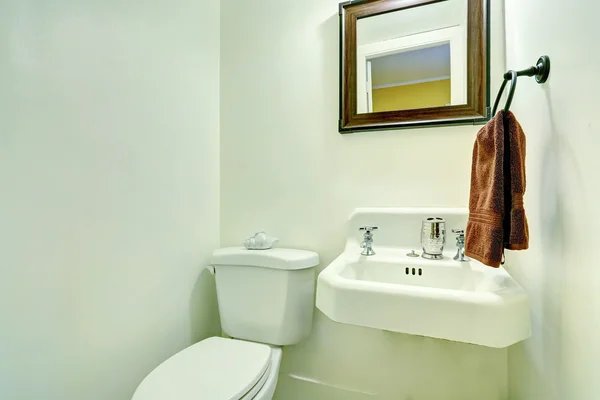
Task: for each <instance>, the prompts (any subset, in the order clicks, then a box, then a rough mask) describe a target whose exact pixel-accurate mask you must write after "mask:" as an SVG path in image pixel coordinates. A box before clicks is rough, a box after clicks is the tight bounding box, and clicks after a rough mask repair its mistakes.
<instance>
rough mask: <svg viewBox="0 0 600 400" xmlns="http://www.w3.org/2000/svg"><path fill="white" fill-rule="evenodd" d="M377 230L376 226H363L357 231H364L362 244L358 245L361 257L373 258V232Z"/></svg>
mask: <svg viewBox="0 0 600 400" xmlns="http://www.w3.org/2000/svg"><path fill="white" fill-rule="evenodd" d="M377 229H378V228H377V227H376V226H363V227H362V228H360V229H359V230H361V231H365V233H364V238H363V241H362V243H361V244H360V248H361V249H363V251H362V252H361V253H360V254H361V255H363V256H374V255H375V251H373V231H376V230H377Z"/></svg>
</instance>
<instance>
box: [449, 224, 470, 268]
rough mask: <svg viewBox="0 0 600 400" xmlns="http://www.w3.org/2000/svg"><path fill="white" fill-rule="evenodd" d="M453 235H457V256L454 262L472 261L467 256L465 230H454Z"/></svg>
mask: <svg viewBox="0 0 600 400" xmlns="http://www.w3.org/2000/svg"><path fill="white" fill-rule="evenodd" d="M452 233H454V234H455V235H456V255H455V256H454V260H455V261H461V262H467V261H471V259H470V258H469V257H467V256H465V230H464V229H452Z"/></svg>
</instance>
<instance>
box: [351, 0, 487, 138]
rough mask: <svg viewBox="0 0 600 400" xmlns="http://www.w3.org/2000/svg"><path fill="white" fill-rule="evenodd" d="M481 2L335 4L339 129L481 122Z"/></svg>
mask: <svg viewBox="0 0 600 400" xmlns="http://www.w3.org/2000/svg"><path fill="white" fill-rule="evenodd" d="M487 10H488V5H487V0H364V1H359V2H349V3H342V4H340V23H341V30H340V34H341V36H340V41H341V69H340V73H341V79H340V83H341V85H340V103H341V104H340V113H341V115H340V132H341V133H350V132H354V131H365V130H379V129H396V128H403V127H414V126H431V125H442V124H460V123H471V124H472V123H482V122H485V121H487V119H488V114H489V112H488V107H489V85H488V82H489V76H488V75H489V57H488V34H487V26H488V21H487Z"/></svg>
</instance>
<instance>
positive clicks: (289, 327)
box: [132, 247, 319, 400]
mask: <svg viewBox="0 0 600 400" xmlns="http://www.w3.org/2000/svg"><path fill="white" fill-rule="evenodd" d="M318 263H319V256H318V255H317V254H316V253H314V252H310V251H305V250H295V249H280V248H277V249H269V250H248V249H245V248H237V247H233V248H226V249H219V250H217V251H215V252H214V253H213V257H212V262H211V264H212V265H213V266H214V268H215V282H216V287H217V298H218V304H219V314H220V317H221V328H222V329H223V332H225V333H226V334H227V335H228V336H232V337H235V338H236V339H225V338H221V337H211V338H208V339H204V340H202V341H200V342H198V343H196V344H194V345H192V346H190V347H188V348H186V349H184V350H182V351H180V352H179V353H177V354H175V355H174V356H172V357H171V358H169V359H168V360H166V361H165V362H163V363H162V364H160V365H159V366H158V367H156V368H155V369H154V370H153V371H152V372H150V374H148V376H146V378H144V380H143V381H142V383H140V385H139V386H138V388H137V389H136V391H135V393H134V394H133V398H132V400H271V399H272V398H273V394H274V393H275V387H276V386H277V375H278V373H279V366H280V364H281V357H282V350H281V348H280V346H286V345H293V344H296V343H298V342H300V341H301V340H302V339H304V338H306V337H307V336H308V335H309V334H310V331H311V328H312V317H313V310H314V280H315V273H314V267H315V266H316V265H318Z"/></svg>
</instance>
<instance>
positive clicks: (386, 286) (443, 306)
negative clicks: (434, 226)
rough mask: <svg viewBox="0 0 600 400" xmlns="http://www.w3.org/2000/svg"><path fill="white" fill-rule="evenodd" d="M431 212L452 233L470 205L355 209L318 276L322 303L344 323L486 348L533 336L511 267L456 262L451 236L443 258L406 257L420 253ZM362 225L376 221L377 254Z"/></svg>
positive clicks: (461, 225)
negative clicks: (367, 249) (366, 243)
mask: <svg viewBox="0 0 600 400" xmlns="http://www.w3.org/2000/svg"><path fill="white" fill-rule="evenodd" d="M432 215H434V216H441V217H443V218H444V219H445V220H446V230H447V232H450V230H451V229H452V228H464V226H465V225H466V218H467V210H465V209H410V208H404V209H358V210H357V211H355V212H354V213H353V214H352V216H351V217H350V224H349V235H348V240H347V243H346V248H345V250H344V252H343V253H342V254H341V255H340V256H339V257H337V258H336V259H335V260H334V261H333V262H332V263H331V264H330V265H329V266H327V267H326V268H325V269H324V270H323V271H322V272H321V274H320V275H319V278H318V283H317V300H316V304H317V307H318V308H319V309H320V310H321V311H322V312H323V313H324V314H325V315H327V316H328V317H329V318H331V319H332V320H334V321H337V322H341V323H346V324H352V325H360V326H365V327H370V328H376V329H383V330H388V331H394V332H403V333H409V334H415V335H422V336H430V337H435V338H441V339H447V340H454V341H459V342H466V343H473V344H478V345H483V346H489V347H507V346H510V345H511V344H514V343H516V342H519V341H521V340H524V339H526V338H528V337H529V336H530V334H531V328H530V317H529V304H528V297H527V294H526V293H525V292H524V291H523V289H522V288H521V287H520V286H519V285H518V284H517V282H516V281H515V280H514V279H513V278H512V277H511V276H510V275H509V274H508V272H507V271H506V270H504V269H503V268H497V269H496V268H491V267H487V266H485V265H483V264H481V263H479V262H477V261H470V262H458V261H454V260H453V259H452V258H453V256H454V254H455V248H454V245H453V243H454V240H452V238H449V240H447V242H450V243H452V245H450V246H448V243H447V245H446V247H447V248H449V249H447V250H446V251H445V252H444V258H443V259H442V260H427V259H424V258H421V257H418V258H415V257H409V256H407V254H408V253H410V252H411V250H416V251H418V252H419V253H420V251H419V250H420V246H419V234H420V227H421V225H420V223H421V221H422V219H423V218H425V217H429V216H432ZM362 224H364V225H376V226H378V227H379V230H378V231H377V233H376V234H375V239H374V243H373V248H374V249H375V251H376V254H375V255H374V256H361V255H360V252H361V249H360V241H361V240H362V235H361V234H360V232H359V231H358V228H359V227H360V226H362ZM412 236H414V238H413V237H412ZM395 242H397V245H394V244H395Z"/></svg>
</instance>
